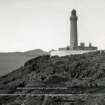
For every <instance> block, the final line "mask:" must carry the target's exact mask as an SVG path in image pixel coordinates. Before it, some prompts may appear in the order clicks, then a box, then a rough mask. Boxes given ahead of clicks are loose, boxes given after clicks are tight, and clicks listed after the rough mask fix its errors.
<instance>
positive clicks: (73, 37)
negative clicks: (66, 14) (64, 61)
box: [70, 9, 78, 50]
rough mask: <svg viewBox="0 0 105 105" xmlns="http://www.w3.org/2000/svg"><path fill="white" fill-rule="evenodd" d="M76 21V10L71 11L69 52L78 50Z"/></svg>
mask: <svg viewBox="0 0 105 105" xmlns="http://www.w3.org/2000/svg"><path fill="white" fill-rule="evenodd" d="M77 19H78V18H77V15H76V10H75V9H73V10H72V12H71V16H70V26H71V27H70V50H77V49H78V37H77Z"/></svg>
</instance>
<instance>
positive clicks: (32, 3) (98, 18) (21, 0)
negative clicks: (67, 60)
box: [0, 0, 105, 52]
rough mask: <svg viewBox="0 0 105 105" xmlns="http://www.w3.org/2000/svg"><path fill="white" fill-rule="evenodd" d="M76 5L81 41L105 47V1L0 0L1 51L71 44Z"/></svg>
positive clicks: (59, 46)
mask: <svg viewBox="0 0 105 105" xmlns="http://www.w3.org/2000/svg"><path fill="white" fill-rule="evenodd" d="M73 8H74V9H76V11H77V16H78V42H79V43H80V42H85V45H86V46H88V44H89V42H91V43H92V45H94V46H98V48H99V49H105V0H0V52H14V51H27V50H33V49H43V50H45V51H49V50H51V49H58V48H61V47H66V46H68V45H69V44H70V20H69V18H70V15H71V10H72V9H73Z"/></svg>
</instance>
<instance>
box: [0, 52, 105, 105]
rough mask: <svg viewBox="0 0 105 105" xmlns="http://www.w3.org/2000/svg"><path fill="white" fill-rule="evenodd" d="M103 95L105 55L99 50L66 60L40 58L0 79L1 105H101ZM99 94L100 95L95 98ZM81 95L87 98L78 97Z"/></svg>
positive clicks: (104, 89) (104, 102) (102, 103)
mask: <svg viewBox="0 0 105 105" xmlns="http://www.w3.org/2000/svg"><path fill="white" fill-rule="evenodd" d="M39 88H40V89H39ZM57 88H59V89H57ZM64 88H66V89H64ZM43 89H44V90H43ZM104 92H105V53H104V52H101V53H100V52H99V51H97V52H92V53H88V54H82V55H71V56H65V57H58V56H54V57H50V56H48V55H46V56H40V57H37V58H33V59H31V60H29V61H27V62H26V63H25V64H24V66H23V67H20V68H19V69H17V70H15V71H13V72H11V73H9V74H7V75H5V76H2V77H0V94H1V96H0V102H1V105H61V101H63V102H62V105H69V104H70V103H73V105H96V104H97V105H104V104H105V99H104V97H105V96H104V95H103V94H104ZM99 93H100V94H102V95H100V96H99V95H98V96H97V94H99ZM2 94H4V95H5V94H17V95H16V96H2ZM19 94H21V95H19ZM26 94H28V95H26ZM29 94H30V95H29ZM31 94H32V95H35V96H32V95H31ZM37 94H53V95H54V94H66V95H67V94H73V95H72V96H71V97H69V98H68V97H66V96H63V97H61V96H59V97H58V96H57V97H48V96H45V97H44V95H42V96H36V95H37ZM75 94H78V95H75ZM80 94H90V95H86V96H82V95H81V96H79V95H80ZM94 94H96V95H94ZM58 101H59V102H58ZM66 101H67V102H66ZM57 102H58V104H57ZM66 103H67V104H66Z"/></svg>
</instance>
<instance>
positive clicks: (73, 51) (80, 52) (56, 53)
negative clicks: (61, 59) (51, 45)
mask: <svg viewBox="0 0 105 105" xmlns="http://www.w3.org/2000/svg"><path fill="white" fill-rule="evenodd" d="M95 51H96V50H62V51H51V52H50V55H51V56H56V55H58V56H66V55H75V54H83V53H88V52H95Z"/></svg>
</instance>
